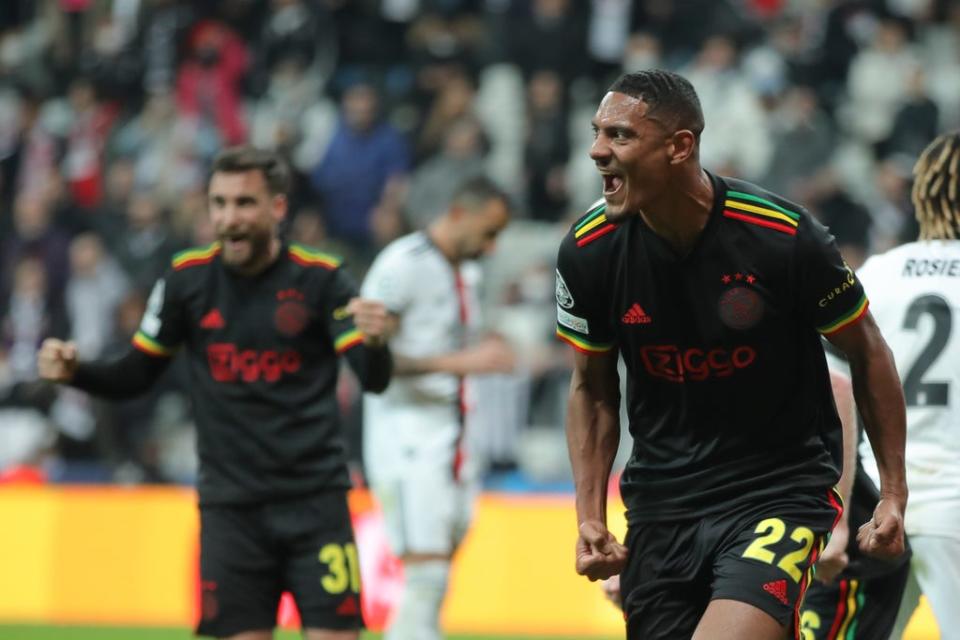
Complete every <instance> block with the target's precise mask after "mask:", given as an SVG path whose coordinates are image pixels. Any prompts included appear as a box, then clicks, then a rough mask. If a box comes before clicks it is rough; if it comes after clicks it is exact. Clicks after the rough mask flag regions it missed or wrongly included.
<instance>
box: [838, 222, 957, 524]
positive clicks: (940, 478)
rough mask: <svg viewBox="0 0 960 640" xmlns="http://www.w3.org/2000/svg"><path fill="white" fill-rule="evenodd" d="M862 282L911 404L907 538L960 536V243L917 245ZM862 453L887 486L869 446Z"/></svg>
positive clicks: (889, 257) (902, 249)
mask: <svg viewBox="0 0 960 640" xmlns="http://www.w3.org/2000/svg"><path fill="white" fill-rule="evenodd" d="M857 275H858V276H859V277H860V280H861V282H863V286H864V289H865V290H866V292H867V297H868V298H869V300H870V310H871V312H872V313H873V316H874V318H875V319H876V321H877V324H878V325H879V326H880V331H881V332H882V333H883V336H884V338H885V339H886V341H887V344H889V345H890V349H891V350H892V351H893V355H894V358H895V360H896V363H897V371H898V372H899V374H900V381H901V383H902V384H903V392H904V397H905V399H906V403H907V449H906V466H907V484H908V487H909V489H910V498H909V501H908V503H907V514H906V523H905V524H906V530H907V533H909V534H913V535H947V536H951V537H960V241H949V240H947V241H923V242H911V243H909V244H905V245H902V246H899V247H896V248H895V249H892V250H890V251H888V252H886V253H884V254H882V255H878V256H874V257H871V258H870V259H869V260H867V262H866V263H865V264H864V265H863V267H862V268H861V269H860V271H859V272H858V274H857ZM860 453H861V456H862V459H863V463H864V467H865V469H866V470H867V473H869V474H870V475H871V477H872V478H873V480H874V482H876V483H877V484H878V486H879V477H878V474H877V468H876V461H875V459H874V456H873V451H872V449H871V448H870V444H869V442H868V441H866V439H864V442H862V443H861V446H860Z"/></svg>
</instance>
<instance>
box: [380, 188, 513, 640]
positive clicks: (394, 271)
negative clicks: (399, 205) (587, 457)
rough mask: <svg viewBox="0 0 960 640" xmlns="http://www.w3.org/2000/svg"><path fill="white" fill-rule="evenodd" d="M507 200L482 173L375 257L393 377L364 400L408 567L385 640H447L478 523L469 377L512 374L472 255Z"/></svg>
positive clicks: (496, 228) (490, 234)
mask: <svg viewBox="0 0 960 640" xmlns="http://www.w3.org/2000/svg"><path fill="white" fill-rule="evenodd" d="M508 220H509V206H508V202H507V198H506V196H505V195H504V193H503V192H502V191H501V190H500V189H498V188H497V187H496V186H495V185H494V184H493V183H491V182H490V181H489V180H487V179H485V178H475V179H473V180H469V181H467V182H465V183H464V184H463V185H461V186H460V187H459V188H458V189H457V190H456V192H455V194H454V196H453V199H452V201H451V203H450V205H449V207H448V209H447V211H446V212H445V213H444V214H443V215H442V216H440V218H438V219H437V220H436V221H434V222H433V223H432V224H431V225H430V226H429V228H428V229H427V230H426V231H420V232H416V233H412V234H410V235H407V236H405V237H403V238H400V239H398V240H395V241H394V242H392V243H391V244H390V245H388V246H387V247H386V248H385V249H384V250H383V251H382V252H381V253H380V255H379V256H377V258H376V260H375V261H374V263H373V265H372V266H371V267H370V271H369V272H368V273H367V277H366V279H365V280H364V283H363V287H362V290H361V292H362V295H363V296H364V297H366V298H369V299H371V300H378V301H382V302H383V303H384V304H385V305H386V307H387V309H388V310H389V312H390V317H391V319H392V324H393V325H394V327H393V328H392V331H391V333H392V337H391V339H390V348H391V350H392V352H393V354H394V361H395V371H394V380H393V383H392V384H391V386H390V388H389V389H388V390H387V391H386V392H385V393H384V394H382V395H380V396H372V395H367V396H366V399H365V401H364V461H365V463H366V470H367V476H368V478H369V481H370V486H371V488H372V489H373V491H374V493H375V494H376V496H377V498H378V499H379V501H380V504H381V506H382V508H383V514H384V519H385V521H386V527H387V536H388V539H389V542H390V546H391V548H392V551H393V552H394V553H395V554H396V555H397V556H398V557H399V558H400V559H401V560H402V562H403V573H404V587H403V594H402V596H401V601H400V605H399V608H398V610H397V612H396V614H395V615H394V617H393V620H392V622H391V625H390V628H389V629H388V630H387V633H386V638H387V640H435V639H437V638H440V637H441V634H440V628H439V616H440V608H441V605H442V603H443V598H444V594H445V593H446V588H447V579H448V576H449V573H450V561H451V558H452V556H453V553H454V551H455V550H456V548H457V546H458V545H459V543H460V541H461V540H462V539H463V536H464V534H465V533H466V531H467V527H468V525H469V522H470V516H471V512H472V506H473V497H474V495H475V493H476V483H475V480H476V478H475V477H474V475H473V473H472V469H471V468H470V466H471V465H464V464H463V463H464V454H463V419H464V411H465V407H464V398H463V390H464V376H467V375H470V374H478V373H493V372H497V371H508V370H509V369H511V368H512V365H513V355H512V353H511V351H510V350H509V348H508V347H507V345H506V343H505V342H504V341H503V340H502V339H500V338H498V337H494V336H491V337H487V338H483V339H480V340H479V341H477V340H476V338H477V337H478V334H479V330H480V323H479V321H480V314H479V298H478V292H477V285H478V280H479V276H480V273H479V265H477V264H476V263H475V262H473V261H474V260H476V259H477V258H480V257H482V256H483V255H484V254H486V253H488V252H489V251H490V250H492V248H493V246H494V243H495V241H496V238H497V235H498V234H499V233H500V231H502V230H503V228H504V227H505V226H506V225H507V222H508Z"/></svg>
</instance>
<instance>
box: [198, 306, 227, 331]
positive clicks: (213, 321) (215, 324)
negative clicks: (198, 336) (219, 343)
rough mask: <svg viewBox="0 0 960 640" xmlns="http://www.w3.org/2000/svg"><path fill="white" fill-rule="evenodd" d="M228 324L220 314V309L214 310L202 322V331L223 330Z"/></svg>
mask: <svg viewBox="0 0 960 640" xmlns="http://www.w3.org/2000/svg"><path fill="white" fill-rule="evenodd" d="M226 324H227V323H226V322H224V321H223V315H221V314H220V309H213V310H212V311H210V312H209V313H207V315H205V316H203V318H201V320H200V328H201V329H223V328H224V327H225V326H226Z"/></svg>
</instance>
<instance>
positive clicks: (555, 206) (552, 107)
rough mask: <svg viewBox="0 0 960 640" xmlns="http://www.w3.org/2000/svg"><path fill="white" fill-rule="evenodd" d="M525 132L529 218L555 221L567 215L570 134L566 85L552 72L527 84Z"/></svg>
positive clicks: (533, 76)
mask: <svg viewBox="0 0 960 640" xmlns="http://www.w3.org/2000/svg"><path fill="white" fill-rule="evenodd" d="M526 129H527V139H526V144H525V145H524V154H523V159H524V166H525V167H526V192H527V205H528V209H529V211H530V217H531V218H534V219H535V220H547V221H556V220H558V219H560V218H562V217H563V216H564V215H565V214H566V213H567V211H566V208H567V200H568V197H567V185H566V167H567V160H568V158H569V156H570V135H569V133H568V129H569V114H568V111H567V105H566V96H565V95H564V90H563V82H562V80H561V79H560V76H558V75H557V74H556V73H554V72H552V71H538V72H535V73H534V74H533V75H532V76H531V77H530V80H529V82H528V83H527V127H526Z"/></svg>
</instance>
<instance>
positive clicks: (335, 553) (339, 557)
mask: <svg viewBox="0 0 960 640" xmlns="http://www.w3.org/2000/svg"><path fill="white" fill-rule="evenodd" d="M318 558H319V560H320V562H322V563H324V564H325V565H327V572H328V573H327V575H325V576H323V577H322V578H320V585H321V586H322V587H323V588H324V590H325V591H326V592H327V593H329V594H331V595H338V594H341V593H343V592H344V591H346V590H347V588H348V587H349V588H350V591H352V592H353V593H360V563H359V561H358V559H357V546H356V545H355V544H353V543H352V542H348V543H347V544H344V545H340V544H337V543H335V542H331V543H330V544H325V545H323V547H321V548H320V553H319V555H318Z"/></svg>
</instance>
